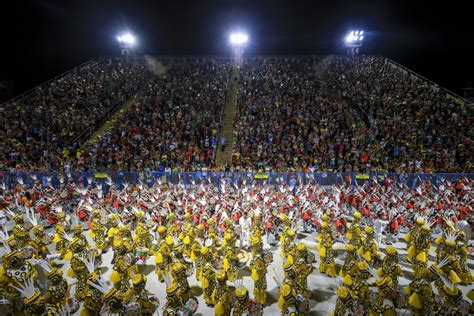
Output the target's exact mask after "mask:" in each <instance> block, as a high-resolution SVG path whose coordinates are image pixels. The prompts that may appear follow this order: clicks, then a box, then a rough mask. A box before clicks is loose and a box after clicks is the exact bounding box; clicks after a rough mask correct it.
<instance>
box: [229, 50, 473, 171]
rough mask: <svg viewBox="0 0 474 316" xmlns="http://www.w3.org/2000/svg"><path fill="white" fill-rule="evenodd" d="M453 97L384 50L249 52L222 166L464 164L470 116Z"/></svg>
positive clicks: (460, 167)
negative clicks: (266, 55)
mask: <svg viewBox="0 0 474 316" xmlns="http://www.w3.org/2000/svg"><path fill="white" fill-rule="evenodd" d="M458 101H459V100H456V99H453V98H451V97H449V96H447V95H446V93H442V92H441V91H439V90H433V88H432V86H431V84H430V83H428V82H426V81H422V80H420V79H417V78H416V77H414V76H412V75H410V74H409V73H408V72H404V71H402V70H400V69H399V68H396V67H394V66H392V65H391V64H389V63H386V61H385V58H382V57H362V58H356V59H354V60H353V59H352V58H343V57H328V58H325V59H321V60H317V59H301V58H300V59H273V60H272V59H267V60H257V61H255V60H252V61H251V62H247V63H245V64H244V65H243V66H242V70H241V78H240V91H239V102H238V109H239V113H238V117H237V119H236V121H235V130H234V132H235V142H234V146H233V163H232V166H231V168H230V169H231V170H242V169H243V170H248V169H252V170H273V171H288V170H289V171H293V170H294V171H308V170H325V171H380V172H459V171H464V172H467V171H472V162H471V161H470V160H469V159H470V157H472V154H473V146H472V141H471V138H472V128H470V126H471V122H472V116H471V115H470V113H471V112H469V108H468V105H463V104H462V103H461V102H458ZM471 111H472V109H471Z"/></svg>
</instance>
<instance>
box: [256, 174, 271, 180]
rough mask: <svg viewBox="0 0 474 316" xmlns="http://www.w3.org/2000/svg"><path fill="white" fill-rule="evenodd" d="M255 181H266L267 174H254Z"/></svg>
mask: <svg viewBox="0 0 474 316" xmlns="http://www.w3.org/2000/svg"><path fill="white" fill-rule="evenodd" d="M255 179H268V173H256V174H255Z"/></svg>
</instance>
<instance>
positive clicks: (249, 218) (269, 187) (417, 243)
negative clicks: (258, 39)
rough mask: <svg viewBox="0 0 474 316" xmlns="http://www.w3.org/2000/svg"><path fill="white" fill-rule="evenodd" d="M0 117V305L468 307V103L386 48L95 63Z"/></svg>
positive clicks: (16, 309)
mask: <svg viewBox="0 0 474 316" xmlns="http://www.w3.org/2000/svg"><path fill="white" fill-rule="evenodd" d="M1 111H2V112H3V113H4V116H3V117H4V120H5V121H4V129H2V133H1V136H0V137H1V143H2V153H1V155H2V156H1V157H0V158H1V160H0V179H1V180H2V181H1V183H2V186H1V187H0V215H1V217H0V222H1V224H2V227H1V230H0V242H1V246H0V257H1V259H2V260H1V265H0V270H1V271H0V272H1V273H0V274H1V275H0V282H1V285H2V286H1V287H0V288H1V289H2V290H1V291H0V314H2V315H17V314H18V315H20V314H23V311H28V312H29V311H30V310H34V313H32V314H34V315H44V314H48V315H50V314H51V315H63V314H67V315H105V314H113V313H115V314H117V315H137V314H140V315H142V314H143V315H156V314H157V313H158V314H159V313H161V310H163V312H164V314H165V315H193V314H194V313H197V315H211V314H217V315H221V314H225V315H227V314H230V310H231V309H233V315H234V314H238V313H239V311H240V310H247V309H249V310H252V313H251V314H252V315H262V314H263V315H277V314H279V313H281V314H282V315H289V314H294V315H311V314H314V313H316V314H321V315H327V314H329V313H330V312H331V311H334V314H335V315H345V314H346V312H347V313H349V314H356V315H366V314H369V311H370V314H374V315H379V314H382V315H384V314H396V313H403V314H405V313H410V312H412V314H413V315H432V314H450V313H451V312H453V311H457V312H459V313H460V314H468V313H471V314H472V313H473V312H474V305H473V304H472V302H473V301H474V290H473V289H472V283H473V282H474V278H473V277H472V271H473V267H474V258H473V256H472V253H471V252H472V236H471V226H472V205H473V204H472V184H473V181H474V173H472V171H473V167H472V156H473V144H472V137H473V135H472V133H473V130H472V127H471V125H472V115H471V113H472V104H470V103H469V102H468V101H466V100H464V99H462V98H461V97H459V96H457V95H456V94H454V93H452V92H450V91H448V90H446V89H443V88H441V87H439V86H437V85H436V84H434V83H433V82H431V81H429V80H427V79H425V78H423V77H421V76H420V75H418V74H416V73H414V72H411V71H410V70H408V69H406V68H404V67H403V66H401V65H399V64H397V63H395V62H393V61H392V60H390V59H387V58H384V57H380V56H361V57H359V56H357V57H354V58H348V57H346V56H260V57H252V58H245V59H243V60H242V63H238V64H236V63H234V62H233V61H232V60H230V59H228V58H218V57H205V58H203V57H187V58H184V57H183V58H181V57H156V58H154V57H147V58H128V59H120V58H113V59H107V58H101V59H95V60H92V61H89V62H87V63H85V64H83V65H80V66H78V67H77V68H75V69H73V70H71V71H69V72H67V73H65V74H63V75H61V76H58V77H56V78H54V79H52V80H51V81H48V82H47V83H44V84H42V85H40V86H38V87H36V88H34V89H32V90H31V91H28V92H26V93H24V94H22V95H21V96H18V97H17V98H14V99H13V100H10V101H8V102H6V103H4V104H2V105H1ZM222 139H225V143H224V144H225V146H223V145H222V144H223V143H222ZM316 235H318V237H316ZM435 240H436V241H435ZM20 269H22V270H20ZM19 271H26V272H22V273H21V277H22V278H23V279H17V278H13V277H12V276H13V275H14V273H16V274H15V275H18V274H20V272H19ZM337 271H339V272H337ZM147 280H148V281H147ZM452 280H454V281H452ZM231 281H234V282H233V286H230V282H231ZM420 282H424V283H423V287H422V286H420V285H419V284H420ZM431 283H433V285H431ZM58 284H59V285H58ZM218 286H219V289H220V290H223V291H227V293H229V294H228V299H227V301H225V298H222V297H224V296H222V297H221V298H219V296H218V294H219V293H218V291H217V288H218ZM361 288H362V289H363V291H364V292H360V293H364V295H359V294H358V293H359V292H357V291H359V290H360V289H361ZM387 288H388V290H387ZM420 288H421V289H422V290H423V291H421V290H420ZM403 289H409V291H407V295H405V294H403V291H402V290H403ZM425 289H428V290H425ZM433 290H434V291H433ZM53 291H55V292H53ZM349 291H351V292H350V293H349ZM360 291H362V290H360ZM443 291H444V292H443ZM435 292H436V294H435ZM51 293H54V294H55V295H51ZM56 293H60V295H57V294H56ZM231 293H232V294H231ZM249 293H251V294H249ZM418 293H419V294H418ZM450 293H454V294H450ZM232 295H233V296H236V295H237V296H238V295H240V296H239V298H238V299H237V300H235V299H231V297H232ZM454 296H455V300H453V299H452V297H454ZM58 297H59V298H58ZM242 297H243V298H242ZM250 297H251V298H250ZM348 298H349V299H350V300H349V299H348ZM250 299H251V301H249V300H250ZM435 299H436V300H437V301H438V302H440V303H439V304H432V302H434V301H435ZM222 301H224V303H225V304H223V303H222ZM242 302H243V303H242ZM249 302H251V303H249ZM219 304H220V305H219ZM469 304H470V305H469ZM223 305H225V306H223ZM223 309H227V311H228V313H220V312H221V311H222V310H223ZM344 309H345V310H344ZM57 310H59V312H57ZM341 310H342V311H341ZM242 314H245V313H242Z"/></svg>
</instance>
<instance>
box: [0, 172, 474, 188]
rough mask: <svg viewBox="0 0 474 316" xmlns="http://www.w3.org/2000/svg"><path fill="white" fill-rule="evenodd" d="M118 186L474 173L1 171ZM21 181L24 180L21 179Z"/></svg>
mask: <svg viewBox="0 0 474 316" xmlns="http://www.w3.org/2000/svg"><path fill="white" fill-rule="evenodd" d="M108 178H110V179H111V181H112V182H113V183H114V184H116V185H117V186H118V187H120V188H121V187H123V185H124V183H128V184H139V183H142V184H145V185H149V186H153V185H154V184H155V183H157V182H158V181H160V182H161V183H167V184H173V185H182V187H183V188H184V189H186V188H192V187H195V186H199V185H201V184H205V185H211V186H215V187H217V188H218V189H219V190H221V189H222V183H223V182H226V183H228V184H231V185H230V187H233V188H237V187H241V186H242V185H243V184H245V185H248V186H262V185H270V186H279V185H281V184H284V183H285V184H287V185H289V186H290V187H291V186H293V187H295V186H297V185H299V184H303V185H305V184H309V183H313V184H316V183H317V184H319V185H321V186H326V187H330V186H332V185H335V184H338V185H345V186H350V187H356V186H361V187H368V186H371V185H374V184H375V185H398V186H400V187H402V186H406V187H408V188H412V189H413V188H415V187H417V186H418V185H420V184H421V183H422V182H425V181H428V182H429V183H431V184H433V185H435V186H439V185H440V184H441V183H442V181H446V182H448V181H449V182H453V181H457V180H458V179H459V178H466V179H468V180H470V181H474V173H428V174H422V173H420V174H417V173H375V172H371V173H356V172H332V173H331V172H307V173H305V172H120V171H113V172H95V173H94V172H72V173H71V174H69V175H65V174H59V173H56V172H51V173H45V172H31V173H28V172H8V171H0V181H1V182H2V183H3V184H4V185H5V187H6V188H10V189H11V188H13V187H14V186H15V185H17V184H18V183H20V182H22V183H24V184H25V185H26V186H27V187H28V188H32V187H33V185H34V183H35V181H39V182H40V183H41V184H42V185H47V183H48V182H49V181H50V183H51V184H52V186H54V187H59V186H60V185H61V182H62V183H64V184H68V183H74V184H83V185H85V186H87V185H88V184H89V182H90V184H91V185H96V184H102V185H106V183H107V182H108V181H107V179H108ZM20 179H21V180H20Z"/></svg>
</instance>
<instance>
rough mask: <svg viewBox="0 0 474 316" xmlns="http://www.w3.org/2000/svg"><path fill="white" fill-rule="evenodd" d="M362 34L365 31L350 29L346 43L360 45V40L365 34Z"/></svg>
mask: <svg viewBox="0 0 474 316" xmlns="http://www.w3.org/2000/svg"><path fill="white" fill-rule="evenodd" d="M362 34H364V31H358V30H357V31H350V32H349V34H348V35H347V36H346V38H345V41H346V44H349V45H353V44H355V45H360V44H361V43H360V42H361V41H362V40H363V39H364V36H362Z"/></svg>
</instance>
